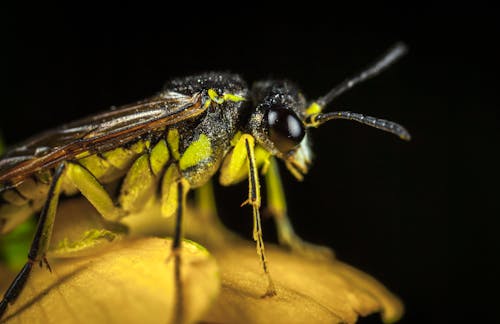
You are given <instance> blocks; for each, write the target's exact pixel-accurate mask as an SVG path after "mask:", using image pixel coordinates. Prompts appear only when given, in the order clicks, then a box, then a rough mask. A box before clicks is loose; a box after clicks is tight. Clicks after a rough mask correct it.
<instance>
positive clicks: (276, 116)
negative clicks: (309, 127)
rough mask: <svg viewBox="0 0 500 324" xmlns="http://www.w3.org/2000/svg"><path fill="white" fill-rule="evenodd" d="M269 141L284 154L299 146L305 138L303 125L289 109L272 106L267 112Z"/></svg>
mask: <svg viewBox="0 0 500 324" xmlns="http://www.w3.org/2000/svg"><path fill="white" fill-rule="evenodd" d="M265 121H266V122H267V125H268V130H269V139H270V140H271V141H272V142H273V143H274V145H275V146H276V148H277V149H278V150H280V152H283V153H286V152H289V151H290V150H292V149H294V148H295V147H296V146H297V145H299V144H300V142H301V141H302V139H303V138H304V136H305V130H304V125H303V124H302V122H301V121H300V119H299V118H298V117H297V115H295V113H294V112H293V111H291V110H290V109H286V108H285V107H282V106H274V107H271V108H269V110H268V111H267V114H266V117H265Z"/></svg>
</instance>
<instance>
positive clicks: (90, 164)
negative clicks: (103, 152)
mask: <svg viewBox="0 0 500 324" xmlns="http://www.w3.org/2000/svg"><path fill="white" fill-rule="evenodd" d="M78 163H80V164H81V165H83V166H84V167H85V168H86V169H87V170H89V172H90V173H92V174H93V175H94V177H96V178H97V179H100V178H102V176H103V175H104V174H106V172H108V171H109V169H110V168H111V167H112V166H111V164H110V163H109V162H108V161H106V160H104V159H102V158H101V157H99V156H97V155H96V154H94V155H91V156H88V157H86V158H83V159H80V160H79V161H78Z"/></svg>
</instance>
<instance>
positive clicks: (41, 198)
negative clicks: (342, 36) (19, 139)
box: [0, 44, 410, 317]
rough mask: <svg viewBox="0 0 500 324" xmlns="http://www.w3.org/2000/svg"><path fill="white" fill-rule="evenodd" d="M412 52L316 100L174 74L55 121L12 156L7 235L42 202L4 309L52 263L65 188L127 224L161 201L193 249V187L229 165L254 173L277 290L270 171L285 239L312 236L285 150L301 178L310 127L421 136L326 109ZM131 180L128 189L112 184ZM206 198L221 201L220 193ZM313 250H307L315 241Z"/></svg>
mask: <svg viewBox="0 0 500 324" xmlns="http://www.w3.org/2000/svg"><path fill="white" fill-rule="evenodd" d="M405 52H406V47H405V46H404V45H402V44H397V45H395V46H394V47H392V48H391V49H389V50H388V51H387V52H386V53H385V54H384V55H383V56H382V57H381V58H380V59H379V60H377V61H375V63H373V64H372V65H370V66H369V67H368V68H367V69H365V70H364V71H362V72H361V73H359V74H357V75H355V76H354V77H352V78H348V79H346V80H345V81H344V82H342V83H341V84H340V85H338V86H337V87H335V88H333V89H332V90H331V91H330V92H328V93H327V94H326V95H325V96H323V97H321V98H319V99H318V100H315V101H308V100H306V98H305V97H304V96H303V94H302V93H301V92H300V90H299V89H298V88H297V87H296V86H295V85H294V84H293V83H291V82H289V81H281V80H265V81H260V82H256V83H255V84H254V85H253V87H252V88H251V89H249V88H248V87H247V85H246V83H245V81H243V80H242V78H241V77H240V76H238V75H235V74H229V73H218V72H209V73H204V74H199V75H194V76H189V77H184V78H178V79H174V80H172V81H170V82H168V83H167V84H166V86H165V87H164V89H163V90H162V91H161V92H159V93H158V94H157V95H155V96H153V97H151V98H148V99H146V100H143V101H140V102H138V103H135V104H132V105H128V106H124V107H120V108H117V109H113V110H110V111H107V112H104V113H101V114H97V115H93V116H90V117H88V118H85V119H81V120H78V121H75V122H72V123H69V124H66V125H64V126H61V127H59V128H55V129H52V130H49V131H46V132H44V133H42V134H39V135H37V136H34V137H32V138H30V139H28V140H27V141H25V142H23V143H21V144H19V145H18V146H15V147H13V148H12V149H10V150H9V151H7V152H6V153H5V154H4V155H3V157H2V158H1V159H0V199H1V200H0V234H4V233H7V232H9V231H11V230H12V229H13V228H15V227H16V226H17V225H19V224H20V223H22V222H23V221H25V220H26V219H27V218H28V217H30V216H31V215H32V214H33V213H35V212H37V211H41V212H40V215H39V219H38V225H37V227H36V232H35V235H34V238H33V241H32V243H31V247H30V250H29V254H28V257H27V261H26V263H25V265H24V267H23V268H22V270H20V272H19V274H18V275H17V277H16V278H15V279H14V281H13V282H12V284H11V285H10V287H9V288H8V289H7V291H6V292H5V294H4V295H3V298H2V299H1V301H0V317H1V316H2V315H3V314H4V313H5V311H6V309H7V308H8V304H11V303H13V302H14V301H15V300H16V298H17V297H18V295H19V294H20V293H21V292H22V290H23V287H24V286H25V284H26V282H27V281H28V280H29V277H30V273H31V271H32V268H33V266H34V265H35V264H40V266H43V265H45V266H46V267H47V268H49V270H50V266H49V263H48V262H47V259H46V252H47V250H48V247H49V243H50V239H51V234H52V227H53V224H54V219H55V215H56V210H57V205H58V200H59V196H60V195H61V194H66V195H72V194H77V193H81V194H82V195H83V196H84V197H85V198H86V199H87V200H88V201H89V202H90V203H91V204H92V205H93V206H94V207H95V208H96V210H97V211H98V212H99V214H100V215H102V217H103V218H104V219H105V220H106V221H110V222H120V220H121V219H122V218H123V217H124V216H125V215H127V214H129V213H133V212H136V211H139V210H140V209H141V208H142V206H144V205H145V203H146V202H147V201H148V200H150V199H157V200H158V201H159V202H160V203H159V205H160V206H161V213H162V215H163V216H165V217H170V216H174V217H175V224H176V225H175V231H174V239H173V250H174V251H173V252H178V251H179V249H180V248H181V240H182V218H183V212H184V209H185V201H186V195H187V193H188V192H189V191H190V190H191V189H197V188H202V187H203V186H205V185H207V183H209V181H210V179H211V178H212V177H213V176H214V174H215V173H216V172H217V171H219V172H220V175H219V182H220V183H221V184H222V185H224V186H227V185H232V184H235V183H238V182H240V181H243V180H245V179H248V184H249V190H248V199H247V200H246V203H247V204H249V205H251V206H252V209H253V220H254V232H253V238H254V240H255V241H256V243H257V251H258V255H259V256H260V261H261V264H262V268H263V270H264V273H265V275H266V278H267V290H266V291H265V294H264V296H273V295H275V294H276V289H275V286H274V284H273V281H272V279H271V275H270V271H269V268H268V264H267V260H266V256H265V252H264V241H263V239H262V230H261V221H260V212H259V210H260V206H261V195H260V184H259V174H260V173H262V174H264V175H265V182H266V185H267V188H268V190H267V192H268V204H269V206H268V207H269V208H270V210H272V211H273V215H274V219H275V221H276V224H277V230H278V237H279V241H280V243H281V244H284V245H286V246H288V247H291V248H292V249H302V250H304V247H305V246H306V244H307V243H305V242H303V241H302V240H301V239H300V238H299V237H298V236H297V235H296V234H295V233H294V230H293V228H292V226H291V224H290V222H289V220H288V217H287V210H286V203H285V196H284V192H283V188H282V186H281V180H280V178H279V173H278V169H277V162H276V159H279V160H282V161H283V162H284V164H285V166H286V168H287V169H288V170H289V171H290V172H291V173H292V174H293V175H294V176H295V177H296V178H297V179H299V180H300V179H302V177H303V176H304V175H305V174H306V173H307V171H308V169H309V167H310V164H311V160H312V154H311V149H310V135H309V133H310V130H311V129H312V128H315V127H318V126H320V125H322V124H323V123H325V122H327V121H329V120H334V119H348V120H354V121H357V122H360V123H362V124H366V125H369V126H372V127H376V128H379V129H381V130H384V131H387V132H390V133H393V134H395V135H397V136H399V137H400V138H402V139H404V140H409V139H410V135H409V133H408V132H407V131H406V129H405V128H403V127H402V126H400V125H399V124H397V123H394V122H391V121H387V120H384V119H379V118H374V117H370V116H364V115H361V114H357V113H352V112H348V111H337V112H329V113H325V112H323V109H324V108H325V107H326V106H327V105H328V104H329V103H330V102H331V101H332V100H333V99H334V98H336V97H337V96H339V95H340V94H342V93H344V92H345V91H346V90H348V89H350V88H351V87H353V86H354V85H356V84H358V83H360V82H362V81H364V80H366V79H368V78H370V77H372V76H374V75H376V74H378V73H379V72H381V71H382V70H384V69H385V68H387V67H388V66H390V65H391V64H392V63H394V62H395V61H396V60H397V59H399V58H400V57H401V56H402V55H404V53H405ZM113 182H117V183H120V188H119V190H118V192H117V193H116V194H112V193H110V192H108V191H107V190H106V187H105V185H106V184H110V183H113ZM204 192H208V194H205V196H204V197H203V199H205V200H212V199H213V195H212V194H210V191H204ZM306 249H307V248H306Z"/></svg>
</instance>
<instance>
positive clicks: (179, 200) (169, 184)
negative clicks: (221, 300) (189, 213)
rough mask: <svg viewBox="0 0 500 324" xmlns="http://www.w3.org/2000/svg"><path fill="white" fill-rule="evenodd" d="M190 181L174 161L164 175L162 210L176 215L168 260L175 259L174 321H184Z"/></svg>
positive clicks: (164, 213)
mask: <svg viewBox="0 0 500 324" xmlns="http://www.w3.org/2000/svg"><path fill="white" fill-rule="evenodd" d="M188 191H189V183H188V181H187V180H186V179H184V178H183V177H182V174H181V172H180V170H179V166H178V164H177V163H172V164H171V165H170V166H169V167H168V168H167V171H166V172H165V174H164V176H163V183H162V201H161V212H162V215H163V216H164V217H171V216H175V228H174V238H173V241H172V252H171V255H170V256H169V258H168V259H167V261H169V260H171V259H172V258H173V260H174V282H175V291H176V308H175V312H174V316H175V317H174V319H173V323H181V322H183V319H182V314H183V305H184V293H183V288H182V280H181V262H182V261H181V253H180V252H181V247H182V245H181V242H182V236H183V231H182V222H183V215H184V211H185V209H186V197H187V193H188Z"/></svg>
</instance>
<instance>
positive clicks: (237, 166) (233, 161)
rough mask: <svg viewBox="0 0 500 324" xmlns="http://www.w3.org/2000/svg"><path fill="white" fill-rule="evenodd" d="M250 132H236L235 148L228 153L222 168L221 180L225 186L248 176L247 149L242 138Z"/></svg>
mask: <svg viewBox="0 0 500 324" xmlns="http://www.w3.org/2000/svg"><path fill="white" fill-rule="evenodd" d="M247 136H250V135H248V134H241V133H239V134H236V135H235V137H234V138H233V140H232V141H231V143H233V142H234V141H236V145H235V146H234V148H233V150H232V151H231V152H230V153H229V154H227V155H226V157H225V159H224V162H223V164H222V167H221V168H220V177H219V182H220V184H221V185H223V186H229V185H232V184H235V183H237V182H239V181H241V180H243V179H245V177H247V176H248V170H247V166H246V165H245V162H246V159H247V151H246V148H245V145H244V141H243V140H242V139H243V138H244V137H247ZM236 138H237V140H236Z"/></svg>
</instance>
